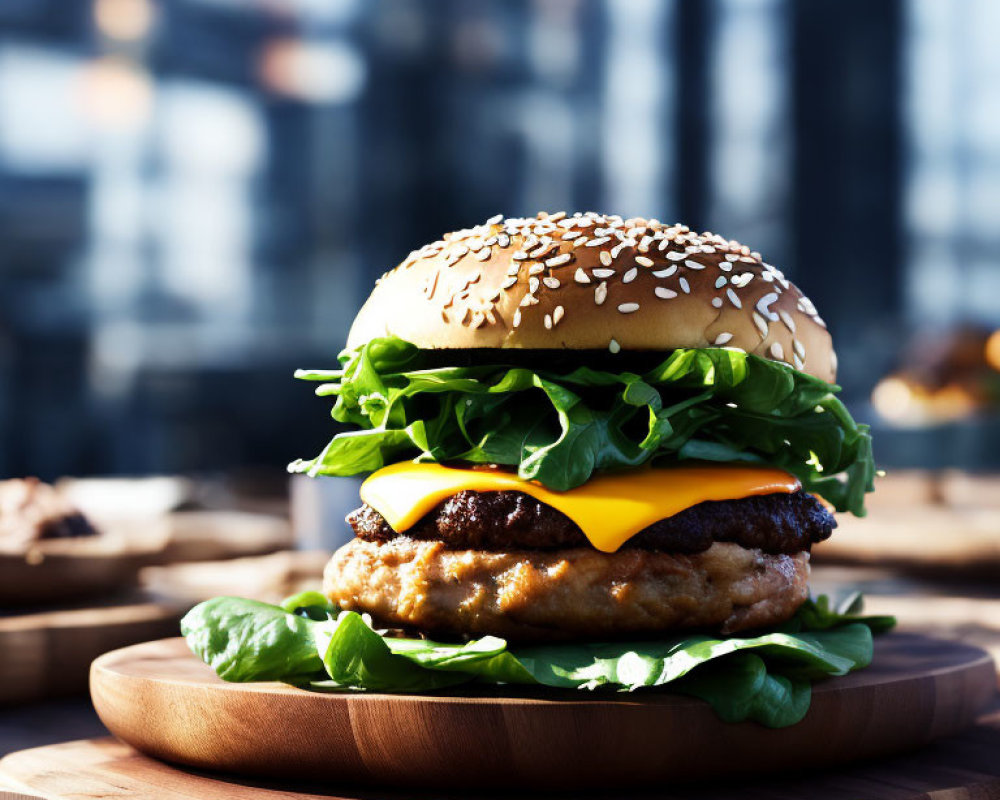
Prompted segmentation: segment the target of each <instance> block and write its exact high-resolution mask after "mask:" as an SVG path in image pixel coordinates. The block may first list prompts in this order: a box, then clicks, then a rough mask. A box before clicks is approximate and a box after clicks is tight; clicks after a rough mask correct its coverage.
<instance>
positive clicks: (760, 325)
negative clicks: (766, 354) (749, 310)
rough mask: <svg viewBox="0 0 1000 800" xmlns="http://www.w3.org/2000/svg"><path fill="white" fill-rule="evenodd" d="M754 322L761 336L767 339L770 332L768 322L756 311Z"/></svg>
mask: <svg viewBox="0 0 1000 800" xmlns="http://www.w3.org/2000/svg"><path fill="white" fill-rule="evenodd" d="M753 324H754V325H756V326H757V330H758V331H759V332H760V338H761V339H766V338H767V332H768V327H767V322H766V321H765V320H764V318H763V317H762V316H761V315H760V314H758V313H757V312H756V311H754V312H753Z"/></svg>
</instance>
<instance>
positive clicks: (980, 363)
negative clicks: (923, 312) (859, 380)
mask: <svg viewBox="0 0 1000 800" xmlns="http://www.w3.org/2000/svg"><path fill="white" fill-rule="evenodd" d="M901 363H902V365H903V366H902V367H900V368H899V369H898V370H896V371H894V372H892V373H890V374H889V375H887V376H886V377H885V378H883V379H882V380H880V381H879V382H878V384H876V386H875V389H874V391H873V392H872V405H873V406H874V407H875V410H876V411H877V412H878V413H879V415H880V416H881V417H882V418H883V419H885V420H886V421H888V422H890V423H892V424H894V425H907V426H921V425H933V424H936V423H942V422H954V421H956V420H963V419H968V418H970V417H973V416H977V415H983V414H993V415H1000V330H995V331H991V330H988V329H984V328H980V327H963V328H958V329H956V330H953V331H950V332H946V333H941V332H935V333H931V332H925V333H921V334H918V335H917V336H916V337H914V341H913V342H912V343H911V344H910V345H909V346H908V347H907V348H906V349H905V352H904V353H903V355H902V358H901Z"/></svg>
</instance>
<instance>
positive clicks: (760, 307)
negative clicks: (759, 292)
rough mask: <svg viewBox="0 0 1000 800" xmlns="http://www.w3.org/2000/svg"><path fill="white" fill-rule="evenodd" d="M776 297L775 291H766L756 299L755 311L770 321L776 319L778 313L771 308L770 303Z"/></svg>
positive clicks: (775, 320)
mask: <svg viewBox="0 0 1000 800" xmlns="http://www.w3.org/2000/svg"><path fill="white" fill-rule="evenodd" d="M777 299H778V293H777V292H768V293H767V294H765V295H764V296H763V297H761V298H760V300H758V301H757V311H758V312H760V315H761V316H763V317H766V318H767V319H769V320H770V321H771V322H777V321H778V315H777V314H775V313H774V312H773V311H772V310H771V304H772V303H773V302H774V301H775V300H777Z"/></svg>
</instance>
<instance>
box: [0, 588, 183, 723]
mask: <svg viewBox="0 0 1000 800" xmlns="http://www.w3.org/2000/svg"><path fill="white" fill-rule="evenodd" d="M184 610H185V609H184V608H183V607H182V606H181V605H180V604H177V603H173V604H170V603H165V602H153V601H151V600H148V599H138V598H137V599H135V600H134V601H132V602H128V601H125V600H118V601H116V602H112V603H109V604H106V605H104V606H93V607H89V608H87V607H85V608H70V609H65V608H64V609H59V610H55V611H42V612H37V613H27V614H19V615H17V616H6V617H0V653H2V654H3V657H2V658H0V707H2V706H8V705H22V704H25V703H30V702H34V701H37V700H42V699H46V698H51V697H65V696H69V695H77V694H82V693H84V692H86V689H87V676H88V673H89V671H90V662H91V661H93V660H94V659H95V658H97V656H99V655H101V654H102V653H105V652H107V651H108V650H111V649H114V648H116V647H124V646H126V645H128V644H134V643H136V642H142V641H145V640H147V639H156V638H160V637H163V636H172V635H176V633H177V631H178V621H179V620H180V618H181V615H182V614H183V612H184Z"/></svg>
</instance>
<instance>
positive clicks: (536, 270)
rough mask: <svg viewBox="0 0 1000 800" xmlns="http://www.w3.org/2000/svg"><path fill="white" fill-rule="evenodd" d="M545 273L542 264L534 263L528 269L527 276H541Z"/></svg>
mask: <svg viewBox="0 0 1000 800" xmlns="http://www.w3.org/2000/svg"><path fill="white" fill-rule="evenodd" d="M543 272H545V265H544V264H542V263H535V264H532V265H531V266H530V267H528V274H529V275H541V274H542V273H543Z"/></svg>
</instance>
